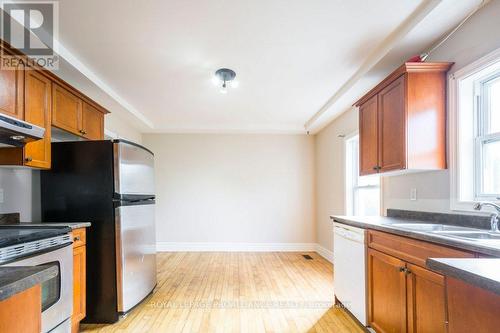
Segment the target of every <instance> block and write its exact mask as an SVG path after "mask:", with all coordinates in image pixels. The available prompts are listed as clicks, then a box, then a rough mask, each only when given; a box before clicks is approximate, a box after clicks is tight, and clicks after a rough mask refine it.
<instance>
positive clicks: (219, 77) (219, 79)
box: [213, 68, 238, 94]
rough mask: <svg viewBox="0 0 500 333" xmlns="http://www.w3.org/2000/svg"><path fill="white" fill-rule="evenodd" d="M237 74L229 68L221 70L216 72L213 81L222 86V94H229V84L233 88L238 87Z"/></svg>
mask: <svg viewBox="0 0 500 333" xmlns="http://www.w3.org/2000/svg"><path fill="white" fill-rule="evenodd" d="M235 77H236V73H235V72H234V71H233V70H232V69H229V68H220V69H218V70H217V71H216V72H215V76H214V79H213V82H214V84H216V85H221V88H220V90H219V91H220V92H221V93H222V94H227V84H228V83H229V84H230V85H231V87H232V88H236V87H237V86H238V82H237V81H236V80H235Z"/></svg>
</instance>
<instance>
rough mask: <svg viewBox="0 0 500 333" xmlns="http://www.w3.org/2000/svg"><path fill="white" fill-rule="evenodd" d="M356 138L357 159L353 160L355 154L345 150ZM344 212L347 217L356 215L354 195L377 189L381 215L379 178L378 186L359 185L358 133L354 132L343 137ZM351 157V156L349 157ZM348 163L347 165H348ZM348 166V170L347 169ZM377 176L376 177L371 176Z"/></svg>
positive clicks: (380, 180)
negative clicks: (365, 190)
mask: <svg viewBox="0 0 500 333" xmlns="http://www.w3.org/2000/svg"><path fill="white" fill-rule="evenodd" d="M356 137H357V142H358V148H357V150H356V153H357V158H355V154H349V153H348V150H347V146H348V144H350V143H351V142H352V141H353V140H354V139H355V138H356ZM343 145H344V177H345V182H344V194H345V196H344V202H345V205H344V212H345V214H346V215H348V216H354V215H356V193H357V191H358V190H360V189H368V188H378V189H379V203H380V205H379V215H380V213H381V210H382V209H381V207H382V195H381V187H382V179H381V178H380V176H379V184H378V185H372V184H368V185H359V177H360V176H359V132H358V131H355V132H353V133H351V134H349V135H346V136H344V142H343ZM349 155H351V156H349ZM349 160H350V161H349ZM355 160H356V161H357V164H358V166H357V168H353V166H354V162H355ZM348 163H349V165H348ZM348 166H350V169H348ZM373 176H377V175H373Z"/></svg>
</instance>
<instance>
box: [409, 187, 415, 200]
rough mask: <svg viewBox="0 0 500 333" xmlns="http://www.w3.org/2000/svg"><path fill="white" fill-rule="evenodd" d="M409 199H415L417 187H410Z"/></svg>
mask: <svg viewBox="0 0 500 333" xmlns="http://www.w3.org/2000/svg"><path fill="white" fill-rule="evenodd" d="M410 200H411V201H416V200H417V189H416V188H412V189H411V190H410Z"/></svg>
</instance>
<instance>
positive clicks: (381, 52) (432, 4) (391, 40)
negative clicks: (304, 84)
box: [304, 0, 441, 133]
mask: <svg viewBox="0 0 500 333" xmlns="http://www.w3.org/2000/svg"><path fill="white" fill-rule="evenodd" d="M440 3H441V0H426V1H424V2H422V4H420V6H418V7H417V9H415V11H414V12H413V13H412V14H411V15H410V16H409V17H408V18H407V19H406V20H405V21H403V22H402V23H401V24H400V25H399V26H398V27H397V28H396V29H395V30H394V31H393V32H391V34H389V35H388V36H387V37H386V38H385V39H384V40H383V41H382V43H380V44H379V45H378V46H377V47H376V48H375V49H374V50H373V51H372V52H371V53H370V54H369V55H368V56H367V57H366V59H365V61H364V62H363V64H362V65H361V66H360V67H359V68H358V70H357V71H356V72H355V73H354V74H353V75H352V76H351V77H350V78H349V79H348V80H347V81H346V82H345V83H344V84H343V85H342V86H341V87H340V88H339V89H338V90H337V91H336V92H335V93H334V94H333V95H332V97H330V99H328V100H327V101H326V103H325V104H324V105H323V106H322V107H321V108H320V109H319V110H318V112H316V113H315V114H314V115H313V116H312V117H311V118H310V119H309V120H308V121H307V122H306V123H305V124H304V128H305V129H306V130H308V131H312V132H313V133H315V132H317V131H319V130H320V128H322V125H324V124H322V123H321V122H318V120H319V119H320V118H321V117H322V116H324V115H325V114H326V113H327V112H328V110H329V109H330V107H331V106H333V105H334V104H335V103H336V102H337V101H338V100H339V99H340V98H341V97H342V96H343V95H344V94H345V93H346V92H347V91H349V90H350V89H351V88H352V87H353V86H354V85H355V84H356V83H357V82H358V81H359V80H360V79H361V78H362V77H363V76H364V75H365V74H366V73H367V72H368V71H369V70H370V69H372V68H373V67H374V66H375V65H376V64H377V63H378V62H379V61H380V60H382V58H383V57H384V56H386V55H387V54H388V53H389V51H390V50H391V49H392V48H393V47H394V46H395V45H396V44H397V43H398V42H399V41H400V40H402V39H403V38H404V37H405V36H406V35H407V34H408V33H409V32H410V31H411V30H412V29H413V28H414V27H415V26H416V25H417V24H418V23H419V22H421V21H422V20H423V19H424V18H425V17H426V16H427V15H428V14H429V13H430V12H432V11H433V10H434V9H435V8H436V7H437V6H438V5H439V4H440Z"/></svg>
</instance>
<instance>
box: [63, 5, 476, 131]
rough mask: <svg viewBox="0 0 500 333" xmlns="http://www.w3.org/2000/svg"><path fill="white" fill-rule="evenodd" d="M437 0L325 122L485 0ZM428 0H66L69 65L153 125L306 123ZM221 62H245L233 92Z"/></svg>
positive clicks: (288, 127)
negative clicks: (218, 80) (224, 84)
mask: <svg viewBox="0 0 500 333" xmlns="http://www.w3.org/2000/svg"><path fill="white" fill-rule="evenodd" d="M427 2H428V1H427ZM432 2H433V3H434V5H433V11H432V12H431V13H430V14H429V15H427V16H426V17H425V18H423V19H421V20H419V21H418V22H417V23H418V24H414V25H413V26H412V29H411V30H410V31H409V33H407V34H406V33H405V34H404V36H402V37H401V38H399V39H397V40H393V41H392V44H391V45H388V46H390V47H386V48H385V49H386V50H385V51H384V50H382V51H380V52H381V53H380V54H378V56H380V57H379V58H381V60H380V61H377V62H376V63H375V64H374V65H373V66H370V67H369V68H368V69H369V70H370V71H366V73H365V74H364V75H363V76H362V77H361V78H360V79H359V80H358V81H359V82H358V81H356V84H354V85H353V87H352V88H350V89H349V90H348V91H347V92H346V93H345V94H342V96H341V98H339V99H338V101H337V102H336V103H334V104H333V105H331V106H329V107H328V108H327V110H326V111H325V112H324V113H323V114H322V116H321V117H319V118H318V119H317V121H316V122H315V124H314V125H313V126H312V127H313V129H316V130H317V129H319V128H321V127H322V126H324V124H326V123H327V122H328V121H330V120H331V119H333V118H334V117H335V116H337V115H338V114H339V113H341V112H343V111H345V110H346V108H347V107H349V106H350V104H352V102H353V101H354V100H355V99H356V98H357V97H359V96H360V95H361V94H362V93H363V92H365V91H366V90H368V89H369V88H370V87H371V86H372V85H374V84H375V83H376V82H377V80H380V78H382V77H383V76H384V75H386V74H387V73H388V72H389V71H391V70H393V69H394V68H395V67H397V65H399V64H400V63H401V62H402V61H403V60H404V59H405V57H407V56H408V55H412V54H414V53H419V52H421V51H422V50H424V49H425V48H426V47H428V46H429V45H430V44H431V43H433V42H434V41H435V40H436V39H437V38H439V37H440V36H441V35H443V34H444V33H445V32H446V31H448V30H449V29H451V28H452V27H453V26H454V25H455V24H456V23H457V22H459V21H460V20H461V19H462V18H463V17H465V16H466V15H467V13H468V12H470V10H472V9H473V8H474V6H476V5H477V4H478V3H479V2H480V1H479V0H461V1H458V2H457V1H455V0H445V1H442V2H439V1H432ZM423 3H424V4H425V1H420V0H406V1H401V0H377V1H366V0H356V1H353V0H350V1H345V0H315V1H302V0H266V1H264V0H254V1H242V0H240V1H235V0H204V1H200V0H198V1H191V0H168V1H165V0H164V1H161V0H150V1H137V0H119V1H118V0H108V1H102V0H85V1H77V0H60V1H59V11H60V15H59V42H60V44H61V46H62V50H61V56H62V57H63V59H64V60H63V66H62V69H61V71H62V76H63V77H65V78H66V79H67V80H69V81H70V83H73V84H74V85H75V86H77V87H78V88H80V89H82V90H83V91H84V92H87V93H88V94H89V95H90V96H91V97H93V98H96V99H97V100H98V101H100V102H101V103H102V104H103V105H105V106H107V107H108V108H110V110H111V111H112V112H117V113H119V114H120V115H122V116H123V117H125V118H126V119H128V120H129V121H130V122H131V123H132V124H133V125H134V126H136V127H137V128H139V129H140V130H141V131H142V132H284V133H300V132H304V131H305V129H304V124H305V123H306V122H307V121H308V120H310V119H311V117H312V116H313V115H314V114H316V113H317V112H318V111H319V110H320V109H321V108H322V106H323V105H324V104H325V102H326V101H327V100H328V99H330V98H331V97H332V96H334V95H335V93H336V92H337V91H338V90H339V89H340V88H341V87H342V86H343V85H344V84H345V83H346V82H347V81H348V80H349V79H350V78H351V77H352V76H353V74H355V73H356V71H357V70H358V69H359V68H360V67H361V66H362V65H363V64H364V63H366V61H367V59H368V58H369V57H370V56H373V54H374V52H377V50H379V49H380V46H381V45H385V44H384V43H387V41H388V36H389V37H390V34H391V33H393V32H394V31H397V29H398V28H400V27H401V25H403V24H404V23H405V22H406V21H407V20H409V19H410V18H411V17H412V15H413V16H414V14H415V12H416V11H418V9H419V6H422V4H423ZM442 60H447V59H442ZM220 67H229V68H231V69H233V70H235V71H236V73H237V79H238V82H239V87H238V88H236V89H229V92H228V94H226V95H223V94H220V93H219V92H218V89H217V87H215V86H214V85H213V83H212V82H211V79H212V76H213V73H214V72H215V70H216V69H218V68H220Z"/></svg>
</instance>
